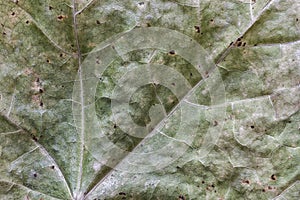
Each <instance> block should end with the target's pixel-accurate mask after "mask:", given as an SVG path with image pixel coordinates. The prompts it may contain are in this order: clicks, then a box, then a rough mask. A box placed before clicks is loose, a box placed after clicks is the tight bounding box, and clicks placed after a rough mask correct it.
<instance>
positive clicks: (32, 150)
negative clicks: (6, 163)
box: [9, 146, 39, 171]
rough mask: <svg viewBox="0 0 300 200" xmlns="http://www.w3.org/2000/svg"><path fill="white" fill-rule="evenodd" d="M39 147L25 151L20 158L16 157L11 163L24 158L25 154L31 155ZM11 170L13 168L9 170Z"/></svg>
mask: <svg viewBox="0 0 300 200" xmlns="http://www.w3.org/2000/svg"><path fill="white" fill-rule="evenodd" d="M38 148H39V147H38V146H36V147H35V148H33V149H31V150H30V151H28V152H26V153H23V154H22V155H20V156H19V157H18V158H16V159H15V160H13V161H12V162H11V165H15V163H16V162H18V161H19V160H20V159H22V158H24V157H25V156H27V155H29V154H30V153H32V152H34V151H35V150H37V149H38ZM9 171H11V170H9Z"/></svg>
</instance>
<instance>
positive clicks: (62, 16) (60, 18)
mask: <svg viewBox="0 0 300 200" xmlns="http://www.w3.org/2000/svg"><path fill="white" fill-rule="evenodd" d="M64 18H67V16H66V15H59V16H57V19H58V21H63V20H64Z"/></svg>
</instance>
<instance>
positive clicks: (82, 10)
mask: <svg viewBox="0 0 300 200" xmlns="http://www.w3.org/2000/svg"><path fill="white" fill-rule="evenodd" d="M0 9H1V11H0V199H1V200H2V199H3V200H7V199H8V200H10V199H12V200H15V199H22V200H23V199H26V200H27V199H30V200H41V199H44V200H46V199H63V200H69V199H70V200H71V199H72V200H75V199H76V200H82V199H89V200H91V199H101V200H103V199H132V200H139V199H141V200H144V199H152V200H154V199H195V200H198V199H199V200H201V199H228V200H236V199H241V200H242V199H251V200H252V199H253V200H255V199H276V200H286V199H287V200H297V199H299V198H300V112H299V109H300V21H299V20H300V1H299V0H224V1H218V0H151V1H150V0H144V1H143V0H140V1H136V0H77V1H76V0H73V1H71V0H0ZM147 27H159V28H168V29H171V30H175V31H177V32H179V33H182V34H185V35H186V36H188V37H190V38H191V39H192V40H193V41H196V42H198V43H199V44H200V45H201V46H202V47H203V48H204V49H205V50H206V52H207V53H208V55H209V56H210V59H211V60H213V61H214V63H215V65H216V69H214V70H218V72H219V73H220V76H221V77H222V81H220V82H219V83H218V82H217V83H215V84H216V85H218V84H220V85H221V84H222V85H224V88H225V94H226V102H222V103H220V104H214V105H212V101H213V100H212V97H211V93H210V91H208V90H207V84H208V81H209V80H211V78H212V77H213V71H208V72H207V74H204V76H203V74H201V73H199V71H198V70H197V69H195V66H193V65H192V64H191V63H190V62H188V61H187V60H186V59H184V58H183V57H181V56H180V55H178V54H176V52H175V53H174V52H168V51H166V50H165V49H155V48H148V49H139V50H133V51H130V52H126V54H125V55H122V57H120V56H116V57H115V59H114V61H113V62H110V63H107V65H108V67H107V68H106V70H105V71H104V72H103V74H102V76H101V77H99V82H98V83H97V85H96V92H95V98H94V102H93V103H94V105H95V112H96V115H97V120H98V123H99V130H101V131H102V133H103V134H104V135H105V136H106V138H108V139H109V140H110V142H112V143H113V144H114V145H116V146H118V147H120V148H122V149H124V150H126V151H128V152H130V151H132V153H135V152H144V153H147V152H148V151H153V150H156V148H158V147H161V146H164V145H165V144H168V143H169V142H170V141H173V140H174V137H175V136H174V135H175V133H176V132H177V131H178V130H179V129H180V127H179V126H180V123H179V122H180V121H181V114H182V113H183V110H180V109H176V108H179V107H176V106H177V105H179V104H181V103H183V102H189V99H187V98H186V96H184V94H183V95H182V96H181V97H182V98H183V99H179V98H177V97H176V95H175V94H174V93H173V92H172V90H170V89H169V88H167V87H165V86H163V85H160V84H147V85H144V86H143V87H140V88H139V89H138V90H136V91H135V92H134V94H133V95H132V96H131V98H130V101H129V106H128V112H129V113H130V117H131V120H132V121H133V122H135V123H136V124H138V125H139V126H144V127H150V128H149V132H152V129H153V128H154V129H155V130H159V133H161V134H156V135H153V137H152V138H151V139H150V140H149V141H146V142H145V139H143V138H138V137H133V136H132V135H130V133H129V134H128V133H126V132H124V130H123V129H122V128H121V127H120V126H118V124H116V123H115V122H114V117H113V110H112V107H111V105H112V102H113V101H114V99H113V92H114V88H116V87H122V86H123V85H118V84H119V83H120V81H119V80H120V78H121V77H124V76H126V75H128V72H129V71H131V70H134V69H136V68H138V67H139V66H142V65H144V64H147V63H148V64H149V63H151V64H153V65H164V66H168V67H169V68H170V69H172V70H174V71H176V72H178V73H179V74H181V76H180V77H183V78H184V79H185V80H186V83H187V85H189V86H190V89H192V88H196V89H195V91H193V94H194V95H195V97H196V99H197V104H194V106H196V107H197V108H198V109H200V110H201V109H202V111H203V112H199V113H198V114H199V115H197V117H198V119H197V121H198V123H197V124H195V126H193V127H190V129H193V130H195V132H196V134H195V135H193V140H192V141H188V142H185V140H184V139H185V138H181V140H178V141H179V143H178V145H179V146H178V149H180V148H181V147H182V146H181V145H183V146H184V145H185V147H186V148H187V149H186V151H185V152H182V154H183V155H182V156H181V157H180V158H178V159H176V160H175V161H174V162H172V163H170V164H169V165H168V166H166V167H164V168H161V169H158V170H155V171H151V172H145V173H132V172H130V173H129V172H126V171H118V170H115V169H114V168H113V167H112V166H114V165H116V166H119V168H122V166H124V165H125V164H124V161H126V159H127V158H128V156H129V155H128V154H117V155H115V157H110V160H99V157H97V156H95V154H96V153H97V152H99V149H98V148H103V147H101V146H100V145H99V146H97V144H93V145H90V143H91V138H89V137H95V138H96V137H97V135H96V133H95V132H94V131H93V129H89V127H84V126H79V125H78V123H77V120H78V119H79V121H81V120H82V117H78V118H77V116H76V115H75V116H74V109H75V110H76V109H77V107H78V106H77V107H75V108H74V103H79V104H78V105H79V108H78V109H79V111H85V109H86V108H85V107H84V106H81V107H80V102H77V99H74V93H73V92H74V85H75V86H76V84H78V82H80V81H85V80H88V79H89V77H80V72H81V67H82V66H84V64H83V63H84V61H85V59H86V58H88V55H89V54H90V53H91V52H92V51H93V50H94V48H95V47H99V46H98V45H99V44H101V45H102V48H105V47H106V46H107V45H108V47H111V48H107V51H104V54H105V55H102V57H103V60H99V62H102V63H103V62H105V58H108V57H110V56H112V55H111V54H110V53H111V51H113V50H114V49H113V47H114V42H115V41H117V40H118V39H119V38H120V37H122V35H124V34H126V33H127V32H130V31H132V30H135V29H139V28H147ZM157 37H159V36H157ZM167 39H168V38H166V40H167ZM101 45H100V46H101ZM170 45H171V44H170ZM145 46H151V45H146V44H145ZM117 50H118V49H117ZM124 51H126V49H125V50H124ZM106 55H107V56H106ZM97 62H98V61H97ZM129 75H130V74H129ZM210 75H211V76H210ZM131 78H132V77H131ZM133 78H134V77H133ZM136 78H139V77H136ZM167 78H169V77H166V79H167ZM121 83H122V82H121ZM79 85H80V84H79ZM76 89H77V90H78V91H79V93H78V94H79V97H83V99H84V97H85V93H86V92H88V91H86V90H84V91H83V90H81V89H82V88H80V87H78V88H76ZM186 92H188V91H186ZM75 100H76V101H75ZM78 100H79V101H80V100H81V98H79V99H78ZM88 103H92V102H88ZM88 103H87V104H86V105H88ZM84 105H85V104H84ZM154 105H155V106H156V107H155V109H153V107H154ZM81 108H82V110H80V109H81ZM156 108H160V109H161V108H164V110H165V113H159V114H157V113H154V111H157V110H158V109H156ZM180 108H184V107H180ZM217 108H220V109H222V110H224V111H225V110H226V114H224V116H221V117H224V121H223V122H219V121H214V120H213V121H212V120H211V118H212V117H211V116H210V113H209V112H206V111H207V110H214V109H217ZM153 116H156V117H155V120H153V119H154V117H153ZM190 117H191V118H193V117H195V116H190ZM161 121H165V126H163V127H161V129H158V128H157V127H155V125H156V124H159V123H160V122H161ZM210 127H217V128H218V127H219V128H220V131H218V132H216V133H215V134H216V135H218V137H217V138H218V140H216V141H214V144H215V145H214V146H212V148H210V151H209V153H208V154H207V155H206V156H205V157H203V156H201V155H202V154H201V151H200V149H201V147H203V145H205V144H204V143H205V141H207V140H206V139H205V136H206V133H207V132H209V129H210ZM83 129H84V130H83ZM187 130H188V129H187ZM216 130H217V129H216ZM86 133H88V134H86ZM87 141H88V142H87ZM95 142H97V141H96V140H95ZM99 144H101V143H99ZM141 144H142V145H141ZM109 148H110V147H107V149H109ZM199 152H200V153H199ZM164 153H168V152H166V151H165V152H163V151H158V153H157V160H156V162H158V163H159V161H160V160H159V159H161V158H163V156H165V154H164ZM200 154H201V155H200ZM138 161H139V160H137V162H138ZM107 163H110V164H109V165H107ZM140 164H143V163H140ZM128 171H130V169H128Z"/></svg>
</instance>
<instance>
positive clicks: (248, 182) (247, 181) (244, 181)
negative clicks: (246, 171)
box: [242, 180, 250, 184]
mask: <svg viewBox="0 0 300 200" xmlns="http://www.w3.org/2000/svg"><path fill="white" fill-rule="evenodd" d="M242 183H246V184H250V181H249V180H243V181H242Z"/></svg>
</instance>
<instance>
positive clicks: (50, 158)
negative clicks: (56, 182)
mask: <svg viewBox="0 0 300 200" xmlns="http://www.w3.org/2000/svg"><path fill="white" fill-rule="evenodd" d="M34 143H35V145H36V146H37V147H38V148H39V149H40V151H41V153H42V154H43V155H44V156H45V157H46V158H48V159H49V160H50V162H51V164H53V165H54V166H55V169H56V170H57V173H58V175H59V176H60V177H61V178H62V180H63V182H64V184H65V185H66V188H67V190H68V192H69V195H70V197H71V198H72V200H73V197H72V192H71V190H70V187H69V185H68V183H67V180H66V179H65V176H64V175H63V173H62V171H61V169H60V168H59V166H58V164H57V163H56V161H55V160H54V159H53V158H52V156H51V155H50V154H49V153H48V151H47V150H46V149H45V148H44V147H43V146H42V145H41V144H39V143H37V142H36V141H34Z"/></svg>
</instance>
